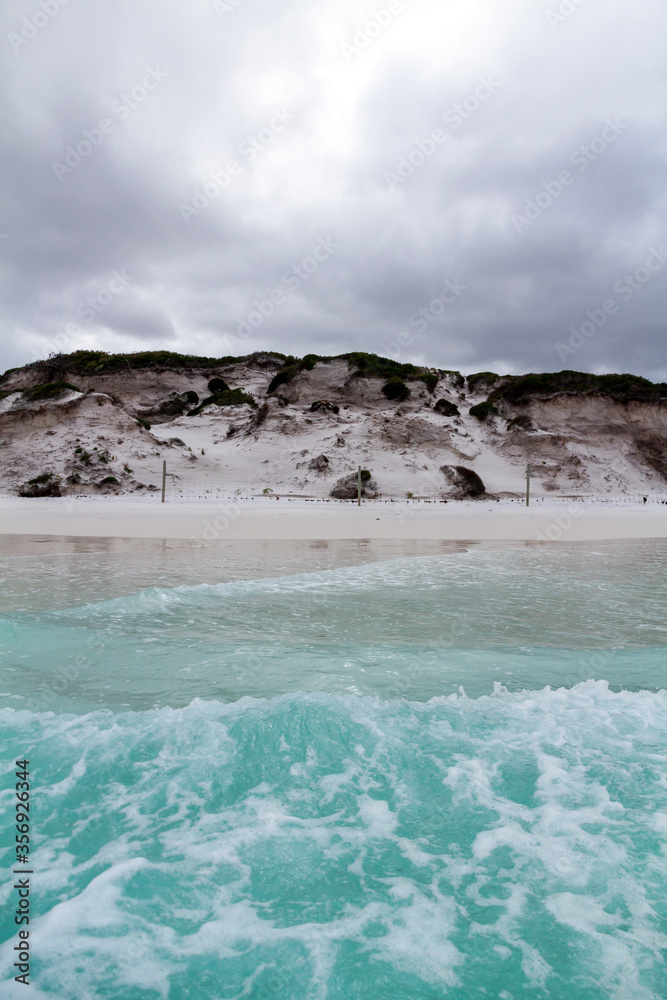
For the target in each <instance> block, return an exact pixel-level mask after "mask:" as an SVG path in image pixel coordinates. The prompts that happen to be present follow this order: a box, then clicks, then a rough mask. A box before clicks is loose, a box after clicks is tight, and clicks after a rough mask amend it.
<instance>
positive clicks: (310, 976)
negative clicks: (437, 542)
mask: <svg viewBox="0 0 667 1000" xmlns="http://www.w3.org/2000/svg"><path fill="white" fill-rule="evenodd" d="M387 555H389V556H390V557H387ZM61 557H62V558H61V565H60V569H61V572H62V575H63V578H64V579H66V580H67V579H69V580H72V581H76V582H75V583H72V584H71V587H70V590H71V589H72V588H74V590H76V588H77V587H78V588H79V590H78V591H77V594H76V596H77V597H78V598H79V599H78V600H76V601H74V602H72V601H69V602H68V601H67V600H63V599H62V595H61V598H60V599H57V598H56V596H55V590H54V588H53V586H52V581H53V579H54V572H53V566H52V564H51V565H47V562H48V560H45V559H43V558H41V557H40V556H39V555H34V554H30V555H26V554H25V553H23V554H21V553H15V552H10V553H6V554H5V556H4V568H5V570H6V571H8V572H7V581H6V584H5V594H6V601H5V607H6V608H8V610H7V611H6V612H5V614H4V615H3V617H2V619H0V637H1V640H2V641H1V643H0V645H1V647H2V651H3V652H2V659H1V661H0V664H1V674H0V677H1V681H0V684H1V686H2V691H3V703H4V706H5V707H4V708H3V709H1V710H0V732H1V733H2V744H3V755H2V760H3V761H4V765H3V771H4V774H5V779H4V782H3V785H2V789H1V790H0V808H1V810H2V818H3V829H5V830H7V829H9V828H10V819H11V815H12V813H13V810H14V802H13V798H12V795H13V778H12V773H13V767H12V761H13V760H15V759H16V758H17V757H24V756H27V757H29V758H30V760H31V762H32V764H31V766H32V768H33V772H32V781H33V792H32V794H33V803H34V806H33V808H34V812H33V815H32V823H33V845H34V853H33V854H32V855H31V861H32V867H33V868H34V871H35V876H34V877H33V880H34V887H35V894H34V895H35V898H34V901H33V907H34V909H33V920H32V924H31V940H32V942H33V946H34V952H33V966H32V971H33V979H34V986H33V987H31V989H32V992H33V994H34V995H35V996H36V997H40V998H41V997H44V998H50V1000H56V998H58V1000H61V998H62V1000H70V998H74V997H82V998H86V997H91V998H92V997H103V998H118V1000H121V998H122V1000H158V998H165V1000H181V998H186V997H187V998H197V1000H198V998H202V1000H204V998H207V1000H208V998H213V1000H215V998H220V1000H222V998H224V1000H232V998H241V997H250V998H256V1000H264V998H267V1000H268V998H273V997H275V998H285V1000H293V998H301V997H303V998H311V997H312V998H339V997H341V998H342V997H345V998H359V1000H375V998H378V1000H380V998H382V1000H384V998H386V997H392V998H398V1000H403V998H405V1000H408V998H409V1000H420V998H440V997H452V998H455V1000H464V998H465V1000H469V998H477V997H480V998H487V997H488V998H492V1000H496V998H497V1000H515V998H519V997H521V998H531V1000H532V998H545V1000H560V998H563V1000H565V998H567V1000H598V998H599V1000H602V998H607V997H610V998H618V1000H621V998H630V997H632V998H633V1000H634V998H636V1000H657V998H663V997H664V996H665V995H667V988H666V984H667V972H666V966H665V955H666V954H667V904H666V903H665V900H666V899H667V893H666V892H665V882H666V875H667V769H666V767H665V764H666V763H667V748H666V739H667V738H666V736H665V733H667V692H666V691H665V687H666V686H667V685H666V684H665V677H666V669H665V664H666V657H665V646H666V645H667V631H666V626H665V613H664V612H665V590H666V585H665V567H666V565H667V546H665V544H664V543H646V542H639V543H633V544H632V545H627V544H620V545H598V546H572V547H566V546H563V547H557V548H553V549H546V548H543V547H541V546H539V547H530V546H528V547H520V548H514V549H512V548H506V549H502V548H498V547H490V548H484V547H469V548H468V549H466V548H459V549H457V550H452V551H439V552H438V553H437V554H424V553H419V554H412V555H410V556H408V557H404V558H396V553H395V552H394V553H389V554H388V553H386V552H379V553H378V552H377V551H376V552H375V553H366V554H365V555H364V554H362V555H359V553H358V552H357V554H356V555H354V557H353V558H352V557H351V554H350V552H343V553H342V554H341V552H339V553H338V556H336V558H333V557H331V558H328V559H324V561H323V560H322V557H321V554H320V555H318V556H317V560H314V557H313V558H311V559H310V561H309V558H305V557H304V559H303V560H301V562H302V565H301V566H299V565H295V560H294V558H293V554H292V555H291V556H290V557H289V560H287V561H286V560H285V559H284V554H283V556H281V560H282V561H281V560H278V561H276V562H274V564H273V565H272V566H269V569H270V570H271V571H272V572H270V573H268V574H266V575H264V576H262V575H261V569H262V566H261V565H257V566H253V569H252V572H247V571H246V572H245V573H243V572H227V573H225V572H223V571H220V572H219V574H218V578H219V582H216V579H215V576H216V572H215V566H211V562H210V559H209V561H208V562H205V563H204V562H202V564H201V565H200V566H199V568H197V566H192V565H191V564H189V563H188V564H187V566H186V564H185V563H184V564H180V563H179V562H178V558H176V557H174V555H173V553H172V554H171V555H169V554H167V555H165V554H164V553H163V554H162V555H161V556H160V558H159V559H158V560H157V562H155V563H150V561H148V562H147V561H146V560H144V562H143V565H142V566H141V567H139V566H138V565H136V564H132V561H131V559H128V558H127V554H126V555H125V557H124V562H123V561H120V560H114V558H113V557H112V556H111V555H109V554H108V553H106V554H105V553H104V552H102V551H99V550H93V551H86V552H81V551H79V552H78V553H77V552H74V551H67V552H64V553H61ZM40 559H41V565H40ZM297 563H298V560H297ZM158 565H159V567H160V572H159V573H158V572H157V571H155V572H154V571H153V570H150V569H149V567H150V566H154V567H158ZM263 565H265V563H264V564H263ZM165 566H167V567H169V566H170V567H171V571H172V572H171V577H172V579H171V580H170V583H172V584H173V585H171V586H165V585H164V576H165V573H164V568H165ZM100 567H106V571H107V574H108V580H107V582H106V585H105V582H104V580H101V579H100V576H99V573H100ZM299 570H301V571H299ZM17 573H23V575H24V578H25V579H26V580H30V581H31V586H30V587H29V588H26V589H25V590H24V591H23V592H22V591H21V589H20V587H19V586H18V584H17ZM87 574H88V577H89V580H88V587H86V575H87ZM198 576H199V579H198ZM230 576H231V577H232V578H230ZM234 577H235V578H234ZM199 580H205V581H206V582H203V583H202V582H199ZM49 581H51V583H50V582H49ZM137 582H139V583H140V584H146V586H139V587H138V588H136V587H135V585H136V584H137ZM68 586H69V585H68ZM45 595H48V597H45ZM68 596H70V597H71V593H70V594H69V595H68ZM0 856H2V857H3V861H4V862H5V865H6V866H7V867H8V866H9V864H11V859H12V856H13V855H12V848H11V845H10V844H9V841H8V840H7V839H6V840H5V843H4V844H2V845H0ZM0 899H1V900H2V904H3V906H2V914H3V917H2V935H0V938H1V940H2V941H3V942H4V944H2V946H0V993H1V994H2V996H3V997H5V996H7V997H8V998H10V1000H11V998H13V997H15V996H16V997H18V996H24V995H25V994H26V992H27V991H26V990H25V987H23V986H20V985H18V984H15V983H14V982H13V979H12V970H11V967H12V962H13V961H14V959H13V957H12V948H13V945H14V943H15V932H16V927H15V926H14V924H13V913H12V911H11V907H10V905H9V904H10V903H11V901H12V899H13V897H12V889H11V883H7V884H6V885H4V886H3V889H2V893H1V894H0Z"/></svg>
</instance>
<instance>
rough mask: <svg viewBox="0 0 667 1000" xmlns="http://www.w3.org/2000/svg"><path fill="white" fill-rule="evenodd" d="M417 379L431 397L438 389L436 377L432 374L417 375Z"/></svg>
mask: <svg viewBox="0 0 667 1000" xmlns="http://www.w3.org/2000/svg"><path fill="white" fill-rule="evenodd" d="M417 378H418V379H420V380H421V381H422V382H424V383H425V385H426V388H427V389H428V391H429V392H430V393H431V395H433V393H434V392H435V390H436V389H437V388H438V381H439V379H438V376H437V375H434V374H433V372H427V374H426V375H418V376H417Z"/></svg>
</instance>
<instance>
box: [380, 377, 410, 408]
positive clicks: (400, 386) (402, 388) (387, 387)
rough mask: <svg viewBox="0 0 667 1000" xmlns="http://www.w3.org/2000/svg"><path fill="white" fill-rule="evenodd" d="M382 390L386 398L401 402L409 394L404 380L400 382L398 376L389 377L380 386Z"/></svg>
mask: <svg viewBox="0 0 667 1000" xmlns="http://www.w3.org/2000/svg"><path fill="white" fill-rule="evenodd" d="M382 392H383V394H384V395H385V396H386V398H387V399H390V400H392V401H394V402H397V403H402V402H403V401H404V400H406V399H407V398H408V396H409V395H410V390H409V389H408V387H407V385H406V384H405V382H402V381H401V379H400V378H390V379H389V381H388V382H385V384H384V385H383V386H382Z"/></svg>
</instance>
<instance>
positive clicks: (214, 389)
mask: <svg viewBox="0 0 667 1000" xmlns="http://www.w3.org/2000/svg"><path fill="white" fill-rule="evenodd" d="M208 391H209V392H210V393H211V394H212V395H214V396H217V395H218V394H219V393H221V392H229V386H228V385H227V383H226V382H225V380H224V379H223V378H212V379H211V381H210V382H209V383H208ZM187 395H190V394H189V393H188V394H187ZM193 395H194V396H197V393H196V392H195V393H193ZM196 402H197V403H198V402H199V397H198V396H197V400H196ZM195 405H196V403H195Z"/></svg>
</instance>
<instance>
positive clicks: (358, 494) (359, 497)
mask: <svg viewBox="0 0 667 1000" xmlns="http://www.w3.org/2000/svg"><path fill="white" fill-rule="evenodd" d="M357 505H358V506H359V507H361V466H359V468H358V469H357Z"/></svg>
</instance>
